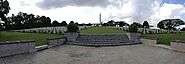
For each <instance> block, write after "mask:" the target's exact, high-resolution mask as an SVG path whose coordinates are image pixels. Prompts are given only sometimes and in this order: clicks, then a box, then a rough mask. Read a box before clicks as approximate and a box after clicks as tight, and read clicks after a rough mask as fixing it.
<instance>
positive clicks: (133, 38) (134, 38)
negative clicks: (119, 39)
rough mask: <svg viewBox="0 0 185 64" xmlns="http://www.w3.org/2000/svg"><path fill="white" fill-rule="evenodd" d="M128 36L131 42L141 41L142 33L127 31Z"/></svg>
mask: <svg viewBox="0 0 185 64" xmlns="http://www.w3.org/2000/svg"><path fill="white" fill-rule="evenodd" d="M127 36H128V38H129V40H130V41H131V42H139V39H140V37H141V34H140V33H127Z"/></svg>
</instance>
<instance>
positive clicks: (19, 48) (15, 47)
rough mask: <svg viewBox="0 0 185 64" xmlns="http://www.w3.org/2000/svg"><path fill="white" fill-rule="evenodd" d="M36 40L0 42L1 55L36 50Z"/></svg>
mask: <svg viewBox="0 0 185 64" xmlns="http://www.w3.org/2000/svg"><path fill="white" fill-rule="evenodd" d="M34 42H35V41H33V40H24V41H6V42H0V57H4V56H10V55H16V54H21V53H28V52H36V48H35V44H34Z"/></svg>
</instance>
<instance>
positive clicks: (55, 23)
mask: <svg viewBox="0 0 185 64" xmlns="http://www.w3.org/2000/svg"><path fill="white" fill-rule="evenodd" d="M52 25H53V26H60V23H59V22H58V21H56V20H54V21H53V23H52Z"/></svg>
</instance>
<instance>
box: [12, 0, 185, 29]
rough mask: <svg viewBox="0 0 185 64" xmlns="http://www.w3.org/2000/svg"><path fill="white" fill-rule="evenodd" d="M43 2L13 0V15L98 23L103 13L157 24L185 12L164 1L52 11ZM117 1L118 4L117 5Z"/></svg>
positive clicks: (140, 0) (117, 0)
mask: <svg viewBox="0 0 185 64" xmlns="http://www.w3.org/2000/svg"><path fill="white" fill-rule="evenodd" d="M41 1H43V0H16V1H15V0H9V2H10V7H11V11H10V13H9V15H11V14H17V13H18V12H20V11H22V12H26V13H33V14H35V15H45V16H49V17H50V18H51V19H52V21H53V20H58V21H60V22H61V21H63V20H64V21H67V22H70V21H71V20H73V21H75V22H78V23H98V22H99V13H101V14H102V20H104V22H106V21H108V20H110V19H114V20H124V21H126V22H128V23H132V22H140V23H142V22H143V21H145V20H146V21H149V23H151V24H152V25H154V26H155V25H156V24H157V23H158V22H159V20H163V19H166V18H181V15H183V14H185V7H184V6H183V5H181V4H167V3H164V4H163V6H160V4H161V0H109V1H111V2H113V3H111V4H109V5H107V4H106V3H105V4H104V5H106V6H107V7H101V6H90V5H89V6H85V5H87V4H84V5H83V6H61V5H60V6H61V7H56V8H52V9H48V10H43V9H41V8H39V7H38V6H37V5H36V4H37V3H38V2H41ZM97 1H98V0H97ZM104 1H105V0H104ZM104 1H102V2H104ZM59 3H60V2H59ZM115 3H116V5H113V4H115ZM23 5H26V6H23ZM76 5H77V4H76ZM91 5H94V4H91ZM55 6H56V5H55ZM51 7H52V6H51Z"/></svg>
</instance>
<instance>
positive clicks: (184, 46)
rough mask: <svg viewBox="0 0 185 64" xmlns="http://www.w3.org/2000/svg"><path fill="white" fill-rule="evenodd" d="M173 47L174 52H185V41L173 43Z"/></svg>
mask: <svg viewBox="0 0 185 64" xmlns="http://www.w3.org/2000/svg"><path fill="white" fill-rule="evenodd" d="M171 47H172V48H173V49H174V50H178V51H183V52H185V41H180V40H175V41H171Z"/></svg>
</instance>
